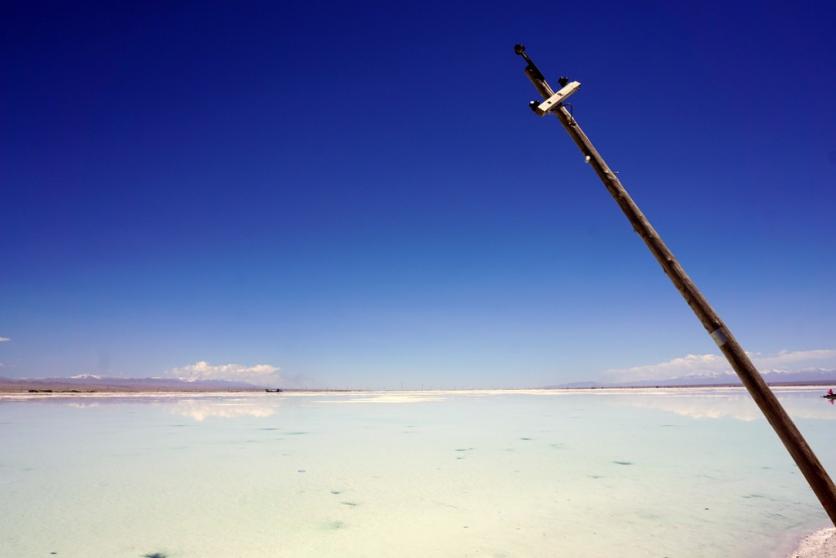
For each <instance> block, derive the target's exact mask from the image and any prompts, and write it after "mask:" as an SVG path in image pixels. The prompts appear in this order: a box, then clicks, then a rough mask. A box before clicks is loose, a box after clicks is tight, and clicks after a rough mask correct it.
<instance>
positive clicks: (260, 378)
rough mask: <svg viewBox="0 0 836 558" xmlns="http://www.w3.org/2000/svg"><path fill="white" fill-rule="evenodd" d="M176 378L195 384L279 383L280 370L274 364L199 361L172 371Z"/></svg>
mask: <svg viewBox="0 0 836 558" xmlns="http://www.w3.org/2000/svg"><path fill="white" fill-rule="evenodd" d="M171 373H172V374H173V375H174V376H177V377H178V378H180V379H181V380H186V381H188V382H194V381H196V380H234V381H244V382H255V383H275V382H276V381H278V377H279V368H278V367H277V366H273V365H272V364H254V365H252V366H245V365H243V364H234V363H230V364H209V363H208V362H206V361H205V360H199V361H197V362H195V363H194V364H188V365H186V366H182V367H180V368H174V369H172V370H171Z"/></svg>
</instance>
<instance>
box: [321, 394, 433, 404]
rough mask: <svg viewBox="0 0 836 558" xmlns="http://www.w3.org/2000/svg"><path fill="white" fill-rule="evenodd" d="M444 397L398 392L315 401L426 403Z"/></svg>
mask: <svg viewBox="0 0 836 558" xmlns="http://www.w3.org/2000/svg"><path fill="white" fill-rule="evenodd" d="M444 399H445V398H444V397H440V396H438V395H435V394H426V393H398V394H385V395H372V396H361V397H351V398H340V399H325V400H323V401H317V403H426V402H430V401H443V400H444Z"/></svg>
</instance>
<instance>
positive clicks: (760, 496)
mask: <svg viewBox="0 0 836 558" xmlns="http://www.w3.org/2000/svg"><path fill="white" fill-rule="evenodd" d="M744 498H746V499H747V500H748V499H749V498H766V496H764V495H763V494H747V495H745V496H744Z"/></svg>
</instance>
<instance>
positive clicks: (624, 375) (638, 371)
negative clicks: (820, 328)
mask: <svg viewBox="0 0 836 558" xmlns="http://www.w3.org/2000/svg"><path fill="white" fill-rule="evenodd" d="M748 354H749V357H750V358H751V359H752V361H753V362H754V363H755V366H757V367H758V370H760V371H761V373H766V372H795V371H799V370H807V369H810V368H816V367H819V368H836V349H813V350H808V351H780V352H778V353H774V354H763V353H748ZM606 373H607V375H608V376H609V377H611V378H612V379H613V380H614V381H642V380H669V379H671V378H682V377H687V376H700V377H718V376H722V375H724V374H731V373H732V369H731V367H730V366H729V363H728V362H727V361H726V358H725V357H724V356H722V355H717V354H703V355H685V356H682V357H677V358H673V359H671V360H667V361H665V362H658V363H656V364H645V365H641V366H632V367H630V368H612V369H610V370H607V371H606Z"/></svg>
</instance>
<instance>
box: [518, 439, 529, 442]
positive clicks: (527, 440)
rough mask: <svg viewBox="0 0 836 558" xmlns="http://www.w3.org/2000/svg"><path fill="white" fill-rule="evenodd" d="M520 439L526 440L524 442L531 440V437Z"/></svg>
mask: <svg viewBox="0 0 836 558" xmlns="http://www.w3.org/2000/svg"><path fill="white" fill-rule="evenodd" d="M520 440H524V441H526V442H530V441H531V438H520Z"/></svg>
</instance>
